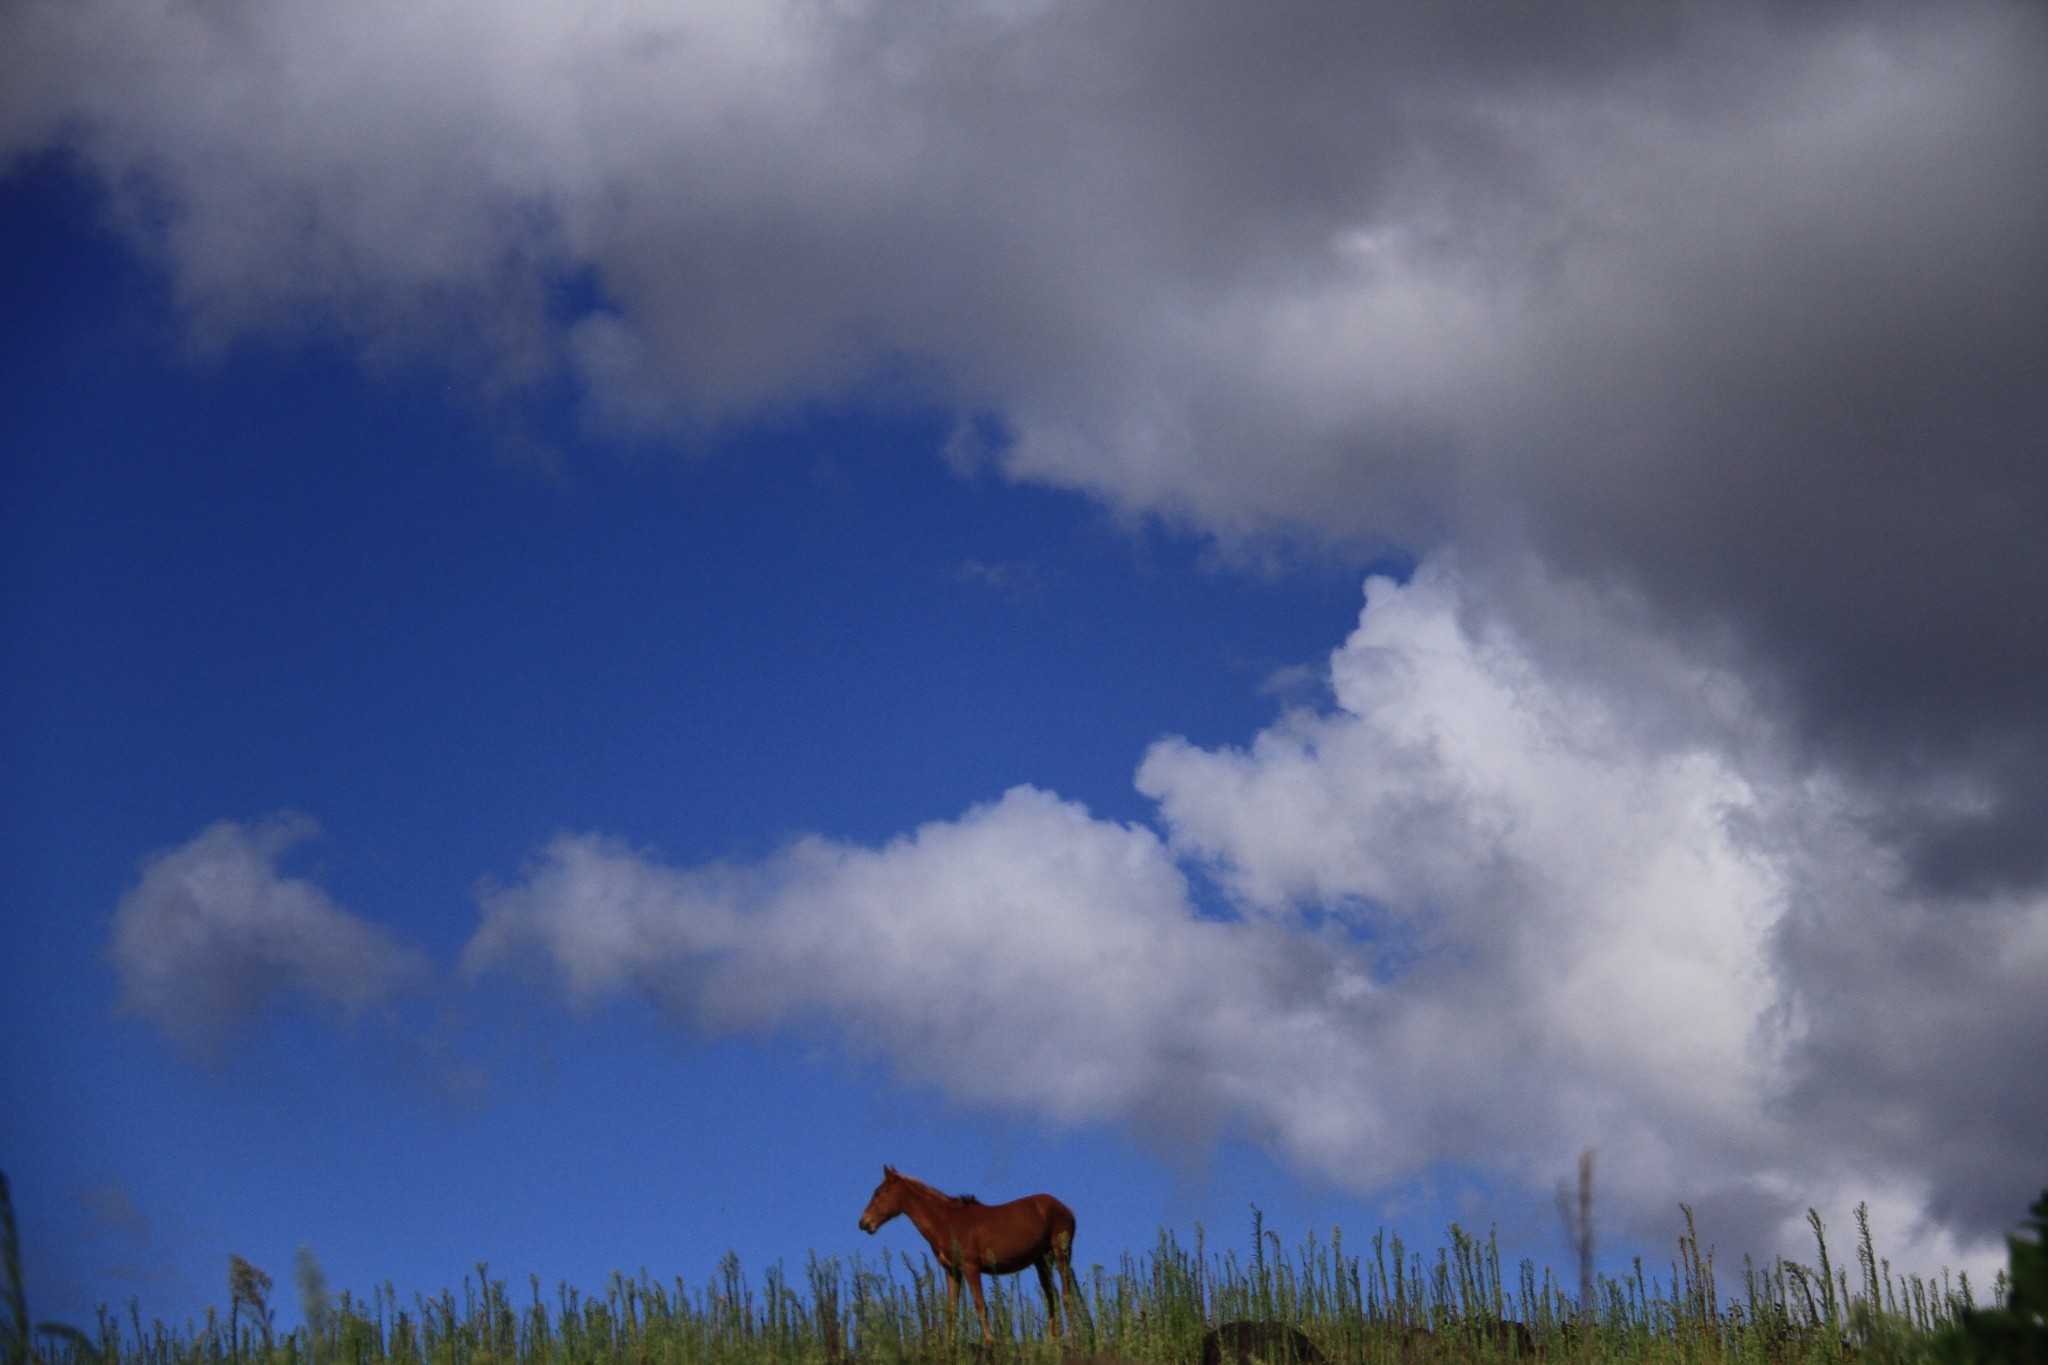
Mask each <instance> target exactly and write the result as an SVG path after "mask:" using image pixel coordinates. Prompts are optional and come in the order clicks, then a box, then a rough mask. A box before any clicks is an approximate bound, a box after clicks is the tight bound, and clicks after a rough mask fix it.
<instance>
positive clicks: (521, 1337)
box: [0, 1186, 2048, 1365]
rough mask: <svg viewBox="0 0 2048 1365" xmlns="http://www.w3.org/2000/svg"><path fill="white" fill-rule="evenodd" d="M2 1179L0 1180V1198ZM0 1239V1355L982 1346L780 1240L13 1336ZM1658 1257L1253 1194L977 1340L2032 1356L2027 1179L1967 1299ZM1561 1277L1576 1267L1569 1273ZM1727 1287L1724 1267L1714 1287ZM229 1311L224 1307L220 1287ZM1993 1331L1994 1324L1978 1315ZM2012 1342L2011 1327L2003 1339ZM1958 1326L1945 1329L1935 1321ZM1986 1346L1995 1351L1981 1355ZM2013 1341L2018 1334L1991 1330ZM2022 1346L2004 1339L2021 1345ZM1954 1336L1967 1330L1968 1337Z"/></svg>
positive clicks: (936, 1308)
mask: <svg viewBox="0 0 2048 1365" xmlns="http://www.w3.org/2000/svg"><path fill="white" fill-rule="evenodd" d="M4 1195H5V1189H4V1186H0V1204H4ZM6 1212H7V1213H8V1217H7V1219H6V1225H5V1228H4V1232H5V1248H4V1249H5V1250H6V1251H7V1252H8V1254H9V1258H10V1259H9V1261H8V1265H9V1267H10V1269H9V1280H8V1285H9V1287H10V1288H11V1291H12V1296H11V1297H10V1298H9V1299H8V1303H7V1311H8V1312H10V1313H11V1314H12V1319H11V1321H12V1322H13V1323H14V1324H16V1325H15V1326H14V1327H12V1328H11V1329H5V1328H0V1330H11V1332H12V1333H13V1334H12V1335H10V1336H8V1337H7V1338H6V1339H5V1340H6V1342H7V1345H8V1348H9V1351H10V1352H11V1354H8V1355H7V1356H6V1357H5V1358H0V1365H45V1363H46V1362H47V1365H87V1362H90V1365H224V1362H232V1361H237V1360H239V1361H242V1362H247V1363H248V1365H854V1362H860V1365H956V1363H957V1365H968V1362H976V1365H985V1362H986V1361H987V1356H986V1354H985V1353H984V1352H983V1351H982V1349H981V1347H980V1343H979V1336H980V1329H979V1325H978V1324H977V1323H976V1322H975V1320H974V1317H973V1314H972V1312H971V1311H966V1312H962V1313H961V1314H959V1315H958V1317H957V1320H955V1321H954V1322H953V1325H952V1326H951V1328H950V1330H949V1326H948V1321H949V1320H948V1315H947V1312H946V1303H945V1280H944V1277H943V1276H942V1275H941V1274H940V1273H939V1272H938V1270H937V1268H936V1267H935V1266H934V1265H933V1264H932V1263H931V1261H930V1260H929V1259H928V1258H927V1257H925V1256H923V1255H919V1256H916V1257H911V1256H907V1255H902V1254H900V1253H896V1252H885V1253H884V1254H883V1256H882V1258H881V1260H880V1261H879V1262H869V1261H865V1260H861V1259H858V1258H856V1259H855V1260H853V1261H852V1262H850V1263H848V1262H842V1261H839V1260H837V1259H827V1260H820V1259H819V1258H817V1257H815V1256H812V1257H810V1258H808V1259H807V1261H806V1263H805V1265H804V1270H803V1273H802V1275H801V1276H791V1275H789V1274H788V1273H787V1272H786V1271H785V1270H784V1268H783V1266H782V1265H781V1264H779V1263H778V1264H776V1265H774V1266H771V1267H770V1268H769V1269H768V1271H767V1272H766V1274H765V1275H763V1276H762V1277H761V1278H760V1279H759V1280H758V1281H757V1280H755V1279H753V1278H751V1277H749V1275H748V1274H747V1273H746V1272H745V1271H744V1270H743V1269H742V1267H741V1265H740V1263H739V1261H738V1259H737V1258H736V1257H732V1256H727V1257H726V1258H725V1259H724V1260H723V1261H721V1262H720V1263H719V1265H718V1267H717V1268H716V1271H715V1273H714V1274H712V1275H711V1276H710V1277H709V1278H708V1279H707V1280H705V1281H703V1282H701V1283H698V1284H694V1285H692V1284H689V1283H686V1282H684V1281H683V1280H681V1279H675V1280H669V1281H659V1280H656V1279H654V1278H653V1277H651V1276H650V1275H648V1274H647V1273H646V1272H644V1271H643V1272H642V1273H641V1274H640V1275H639V1276H638V1277H637V1278H628V1277H626V1276H624V1275H618V1274H615V1275H613V1276H612V1278H611V1280H610V1282H609V1283H608V1284H607V1285H606V1286H605V1287H604V1290H603V1292H602V1293H600V1294H593V1295H589V1296H585V1295H583V1294H581V1293H579V1292H578V1291H577V1290H576V1289H574V1288H572V1287H570V1286H568V1285H563V1286H560V1287H559V1288H558V1289H557V1290H556V1291H555V1293H554V1294H553V1295H552V1296H549V1295H544V1294H543V1292H542V1289H541V1285H540V1281H539V1280H538V1279H537V1278H532V1279H529V1281H528V1286H527V1289H526V1290H524V1291H522V1292H521V1293H520V1294H519V1295H518V1296H517V1297H515V1296H514V1294H513V1293H512V1291H510V1290H509V1289H508V1287H507V1285H506V1283H505V1281H503V1280H501V1279H493V1278H492V1276H491V1274H490V1269H489V1267H488V1266H483V1265H479V1266H478V1267H477V1270H476V1275H475V1277H474V1278H471V1279H465V1280H464V1282H463V1284H462V1286H461V1290H460V1293H459V1294H458V1293H457V1292H455V1291H443V1292H442V1293H441V1294H440V1295H438V1296H434V1297H427V1296H418V1295H416V1296H414V1297H413V1298H412V1299H411V1300H410V1301H405V1300H401V1299H400V1297H399V1295H398V1294H397V1292H396V1291H395V1290H394V1289H393V1288H392V1287H391V1286H390V1285H388V1284H387V1285H384V1286H381V1287H377V1288H373V1289H372V1290H371V1291H370V1295H369V1297H368V1299H367V1300H365V1299H359V1298H357V1297H355V1296H354V1295H352V1294H351V1293H349V1292H348V1291H346V1290H344V1291H341V1292H339V1293H330V1292H329V1290H328V1288H327V1285H326V1281H325V1277H324V1276H323V1275H322V1274H321V1273H320V1268H319V1263H318V1262H317V1261H316V1260H315V1259H314V1258H313V1256H312V1253H311V1252H310V1250H302V1252H301V1253H300V1256H299V1261H298V1266H297V1273H296V1277H295V1278H296V1279H297V1281H298V1287H299V1291H300V1298H301V1304H302V1307H303V1308H304V1309H305V1322H304V1324H303V1325H302V1326H300V1327H298V1328H296V1329H295V1330H292V1331H289V1332H285V1331H281V1330H280V1331H276V1332H274V1333H273V1332H272V1331H271V1330H270V1327H271V1324H270V1322H269V1308H268V1302H267V1294H268V1290H269V1288H270V1285H269V1279H268V1277H267V1276H265V1275H263V1273H262V1272H261V1271H258V1270H256V1269H255V1268H254V1267H253V1266H249V1265H248V1264H247V1263H246V1262H239V1263H236V1262H231V1269H230V1281H229V1288H230V1298H231V1305H230V1312H229V1314H228V1318H227V1321H226V1322H225V1323H223V1322H222V1321H221V1320H220V1318H219V1315H218V1314H216V1313H213V1312H209V1314H208V1316H207V1318H206V1320H205V1322H204V1323H188V1324H187V1325H186V1326H185V1327H184V1328H183V1329H182V1330H176V1329H171V1328H167V1327H166V1326H165V1325H164V1324H163V1323H161V1322H158V1323H155V1324H153V1325H151V1326H150V1327H148V1328H145V1327H144V1325H143V1322H142V1319H141V1316H140V1313H139V1312H137V1311H136V1310H135V1309H134V1307H133V1306H131V1308H130V1313H129V1319H128V1322H127V1323H126V1324H125V1325H124V1324H123V1323H121V1322H119V1321H116V1320H114V1319H112V1318H110V1317H109V1316H108V1315H106V1314H105V1313H104V1312H103V1313H102V1315H101V1321H100V1334H99V1338H98V1341H97V1342H96V1343H95V1342H93V1341H91V1340H88V1339H87V1338H86V1337H85V1336H84V1334H82V1333H74V1334H72V1335H68V1336H67V1335H64V1334H63V1333H58V1334H55V1335H53V1336H52V1337H51V1339H50V1346H49V1349H48V1350H46V1351H45V1352H44V1353H42V1354H41V1355H40V1356H38V1355H36V1354H33V1353H31V1352H30V1351H29V1350H28V1346H27V1337H26V1335H25V1333H26V1328H25V1324H26V1322H27V1315H26V1310H25V1308H22V1307H20V1304H19V1297H20V1296H19V1274H18V1265H19V1257H18V1255H15V1254H14V1253H15V1243H14V1237H13V1225H12V1217H11V1211H6ZM1682 1212H1683V1214H1684V1231H1683V1232H1682V1233H1681V1235H1680V1236H1679V1238H1678V1241H1677V1252H1678V1255H1677V1258H1676V1259H1675V1260H1673V1261H1672V1262H1670V1264H1669V1266H1668V1269H1664V1270H1660V1269H1658V1268H1652V1267H1647V1266H1645V1265H1644V1264H1643V1263H1642V1262H1641V1261H1638V1262H1637V1263H1636V1264H1635V1265H1634V1266H1633V1267H1632V1268H1631V1270H1630V1271H1629V1273H1627V1274H1625V1275H1621V1276H1596V1277H1595V1278H1594V1279H1593V1281H1592V1284H1591V1290H1592V1292H1591V1296H1590V1298H1591V1301H1590V1302H1581V1300H1582V1299H1583V1298H1585V1297H1586V1296H1585V1295H1584V1294H1583V1293H1581V1292H1567V1290H1566V1288H1565V1286H1564V1284H1563V1283H1561V1282H1560V1281H1559V1280H1558V1279H1557V1278H1555V1277H1554V1276H1553V1274H1552V1272H1551V1271H1550V1270H1549V1269H1547V1268H1539V1267H1537V1266H1535V1265H1534V1264H1532V1263H1531V1262H1529V1261H1526V1260H1525V1261H1523V1262H1521V1263H1520V1265H1519V1266H1517V1267H1515V1268H1514V1269H1513V1270H1512V1271H1504V1269H1503V1267H1502V1265H1501V1262H1500V1254H1499V1248H1498V1245H1497V1243H1496V1240H1495V1238H1494V1237H1493V1235H1492V1234H1491V1233H1488V1234H1486V1235H1485V1236H1480V1235H1477V1234H1474V1233H1471V1232H1468V1231H1467V1230H1465V1229H1464V1228H1461V1227H1459V1226H1458V1225H1456V1224H1453V1225H1451V1227H1450V1228H1449V1230H1448V1237H1447V1240H1446V1242H1445V1244H1444V1245H1441V1246H1439V1247H1437V1248H1435V1249H1433V1250H1431V1251H1427V1252H1425V1251H1423V1250H1419V1249H1417V1248H1414V1247H1410V1246H1407V1245H1405V1244H1404V1243H1403V1242H1402V1240H1401V1238H1400V1237H1399V1236H1398V1235H1396V1234H1392V1233H1388V1232H1385V1231H1382V1232H1379V1233H1376V1234H1374V1236H1373V1237H1372V1239H1371V1241H1370V1243H1369V1244H1367V1245H1366V1246H1365V1248H1364V1249H1362V1250H1361V1251H1359V1252H1357V1253H1355V1254H1354V1253H1351V1252H1348V1251H1347V1250H1346V1244H1345V1240H1344V1237H1343V1235H1342V1233H1341V1232H1339V1231H1336V1230H1332V1232H1331V1233H1330V1235H1329V1237H1328V1238H1327V1240H1325V1239H1322V1238H1319V1237H1317V1236H1316V1235H1315V1234H1313V1233H1311V1234H1310V1235H1309V1236H1308V1237H1307V1238H1306V1239H1305V1240H1304V1241H1303V1242H1302V1243H1301V1244H1300V1245H1299V1246H1297V1247H1295V1248H1294V1249H1293V1250H1292V1251H1289V1250H1288V1249H1287V1248H1286V1246H1285V1245H1284V1243H1283V1242H1282V1240H1281V1239H1280V1237H1279V1236H1278V1235H1277V1234H1275V1233H1274V1232H1273V1231H1272V1230H1271V1229H1269V1228H1268V1227H1266V1225H1265V1219H1264V1216H1263V1215H1262V1214H1261V1213H1260V1212H1259V1211H1258V1210H1257V1209H1256V1208H1255V1209H1253V1210H1252V1239H1251V1245H1250V1247H1249V1249H1248V1251H1245V1252H1240V1251H1238V1250H1236V1249H1229V1248H1226V1249H1224V1250H1222V1251H1212V1250H1211V1249H1210V1247H1209V1245H1208V1243H1207V1241H1206V1239H1205V1237H1204V1234H1203V1232H1202V1229H1201V1228H1200V1227H1199V1226H1198V1227H1197V1228H1196V1229H1195V1235H1194V1241H1193V1244H1192V1245H1191V1246H1190V1245H1186V1244H1183V1243H1182V1242H1180V1241H1179V1240H1178V1239H1177V1238H1176V1237H1175V1236H1174V1235H1173V1234H1172V1233H1170V1232H1161V1233H1160V1235H1159V1240H1158V1241H1157V1243H1156V1244H1155V1245H1154V1246H1152V1247H1151V1248H1150V1249H1149V1251H1147V1252H1145V1253H1143V1254H1132V1253H1124V1254H1123V1255H1121V1256H1119V1257H1117V1258H1116V1261H1115V1263H1114V1264H1113V1265H1101V1264H1097V1265H1091V1266H1085V1267H1079V1266H1077V1267H1076V1270H1077V1272H1078V1274H1079V1278H1080V1297H1081V1299H1082V1302H1080V1303H1078V1304H1070V1305H1068V1319H1069V1320H1068V1330H1069V1334H1070V1335H1068V1336H1067V1337H1066V1338H1065V1339H1064V1340H1062V1339H1059V1338H1055V1337H1053V1336H1052V1335H1051V1334H1050V1333H1049V1332H1048V1330H1047V1323H1046V1320H1045V1309H1044V1304H1043V1301H1042V1300H1041V1299H1040V1297H1039V1293H1038V1286H1037V1283H1036V1281H1035V1279H1034V1278H1033V1277H1031V1276H1030V1275H1028V1274H1027V1275H1025V1276H1022V1277H1019V1278H1016V1279H991V1280H989V1281H988V1282H987V1286H988V1297H989V1312H990V1317H991V1319H992V1320H993V1323H994V1326H995V1330H996V1333H997V1338H998V1348H997V1354H998V1355H999V1356H1001V1357H1002V1358H1003V1359H1004V1360H1006V1361H1014V1362H1016V1363H1017V1365H1061V1363H1062V1362H1065V1361H1068V1360H1070V1359H1071V1358H1073V1357H1076V1356H1081V1355H1088V1356H1093V1357H1098V1358H1101V1357H1108V1356H1117V1357H1123V1358H1125V1359H1126V1360H1128V1361H1131V1362H1136V1365H1192V1362H1194V1361H1196V1360H1198V1359H1199V1358H1200V1355H1201V1345H1202V1337H1203V1334H1204V1332H1205V1331H1207V1330H1208V1329H1209V1328H1210V1327H1212V1326H1215V1325H1216V1324H1218V1323H1222V1322H1227V1321H1232V1320H1237V1319H1255V1320H1265V1321H1277V1322H1284V1323H1287V1324H1290V1325H1292V1326H1295V1327H1299V1328H1300V1329H1301V1330H1303V1331H1304V1332H1306V1333H1307V1334H1308V1336H1309V1337H1310V1338H1311V1339H1312V1340H1313V1341H1314V1342H1315V1343H1316V1345H1317V1346H1318V1348H1319V1349H1320V1350H1321V1351H1322V1352H1323V1353H1324V1354H1325V1355H1326V1356H1327V1357H1328V1358H1329V1360H1330V1361H1331V1362H1332V1365H1433V1363H1435V1362H1441V1363H1442V1365H1451V1362H1460V1363H1461V1365H1462V1363H1463V1362H1476V1363H1478V1365H1487V1363H1488V1362H1506V1361H1508V1360H1511V1359H1517V1358H1519V1357H1518V1352H1520V1351H1523V1350H1533V1351H1534V1352H1536V1353H1537V1354H1538V1355H1539V1356H1540V1358H1542V1359H1544V1360H1546V1361H1552V1362H1569V1365H1605V1363H1606V1362H1624V1361H1626V1362H1630V1365H1637V1363H1638V1362H1640V1363H1641V1365H1707V1362H1713V1363H1714V1365H1724V1363H1725V1365H1846V1362H1848V1361H1851V1360H1857V1361H1860V1362H1861V1365H1930V1363H1931V1362H1950V1363H1951V1365H1963V1363H1964V1362H1979V1361H2001V1362H2003V1361H2015V1360H2026V1361H2030V1362H2035V1365H2039V1362H2041V1361H2044V1360H2048V1354H2042V1353H2040V1352H2039V1350H2038V1349H2037V1348H2038V1343H2039V1341H2040V1338H2039V1336H2038V1335H2037V1336H2035V1337H2032V1338H2027V1337H2024V1336H2022V1337H2012V1338H2010V1339H2011V1340H2012V1341H2017V1342H2019V1343H2020V1344H2019V1345H2018V1346H2012V1345H2009V1344H2007V1345H1992V1346H1989V1347H1986V1346H1983V1345H1982V1343H1983V1342H1988V1341H1993V1339H1994V1338H1996V1340H1997V1341H1999V1342H2005V1341H2007V1339H2008V1335H2009V1334H2010V1333H2011V1332H2022V1333H2024V1332H2028V1331H2031V1332H2035V1333H2039V1331H2040V1330H2041V1327H2042V1324H2043V1322H2044V1320H2048V1313H2044V1309H2048V1194H2044V1196H2043V1200H2042V1202H2040V1203H2037V1204H2036V1205H2035V1207H2034V1215H2035V1218H2034V1226H2035V1228H2036V1229H2037V1232H2038V1234H2039V1235H2037V1237H2036V1239H2035V1240H2033V1241H2029V1242H2022V1241H2020V1240H2018V1239H2014V1241H2013V1244H2012V1245H2013V1272H2012V1277H2011V1293H2010V1295H2009V1298H2008V1301H2007V1303H2006V1305H2005V1306H2004V1307H2003V1308H2001V1309H1997V1310H1993V1311H1988V1312H1978V1311H1976V1310H1975V1309H1974V1308H1973V1307H1972V1305H1971V1303H1970V1300H1969V1288H1968V1282H1967V1280H1963V1281H1960V1282H1959V1283H1957V1284H1956V1285H1951V1284H1950V1283H1949V1280H1948V1278H1947V1276H1946V1275H1944V1276H1943V1277H1942V1278H1941V1279H1940V1280H1939V1281H1930V1280H1923V1279H1921V1278H1919V1277H1917V1276H1903V1277H1901V1276H1896V1275H1894V1274H1893V1272H1892V1269H1891V1266H1890V1264H1889V1263H1888V1262H1886V1261H1884V1260H1883V1259H1882V1258H1881V1257H1880V1256H1879V1255H1878V1253H1877V1249H1876V1247H1875V1246H1874V1245H1873V1243H1872V1240H1871V1236H1870V1226H1869V1220H1868V1215H1867V1213H1866V1212H1865V1211H1863V1210H1858V1218H1857V1223H1858V1229H1859V1232H1860V1237H1859V1240H1858V1245H1857V1247H1856V1256H1855V1271H1856V1278H1857V1279H1858V1280H1859V1281H1860V1284H1852V1283H1851V1272H1850V1269H1849V1268H1848V1267H1845V1266H1837V1265H1836V1264H1835V1261H1834V1258H1833V1257H1832V1256H1831V1255H1830V1254H1829V1248H1828V1244H1827V1239H1826V1230H1825V1228H1823V1227H1822V1225H1821V1222H1820V1219H1819V1218H1818V1217H1817V1216H1815V1217H1813V1218H1812V1219H1811V1224H1812V1227H1813V1231H1814V1249H1815V1257H1814V1263H1813V1264H1812V1265H1806V1264H1803V1263H1799V1262H1794V1261H1789V1260H1785V1259H1778V1260H1774V1261H1772V1262H1771V1263H1769V1264H1768V1265H1766V1266H1758V1265H1756V1264H1755V1263H1753V1262H1752V1261H1750V1260H1748V1259H1747V1258H1745V1259H1744V1261H1743V1263H1742V1277H1741V1285H1740V1292H1739V1293H1731V1294H1729V1295H1727V1296H1725V1297H1724V1295H1723V1293H1722V1287H1721V1279H1720V1275H1719V1273H1718V1271H1717V1267H1716V1263H1715V1256H1714V1251H1713V1249H1712V1248H1711V1247H1705V1246H1702V1244H1701V1243H1700V1241H1699V1236H1698V1232H1697V1230H1696V1228H1695V1226H1694V1223H1693V1218H1692V1212H1691V1210H1690V1209H1683V1208H1682ZM1572 1279H1573V1283H1572V1286H1571V1288H1572V1290H1573V1291H1579V1290H1580V1288H1581V1286H1580V1283H1579V1282H1578V1277H1577V1275H1576V1274H1573V1276H1572ZM1730 1287H1731V1288H1733V1286H1732V1284H1731V1286H1730ZM238 1310H239V1311H238ZM2000 1334H2008V1335H2000ZM2028 1342H2032V1343H2034V1344H2033V1345H2029V1344H2027V1343H2028ZM1959 1343H1960V1344H1959ZM1985 1350H2004V1351H2007V1352H2008V1353H2007V1354H2002V1355H2001V1354H1984V1353H1982V1352H1983V1351H1985ZM2012 1350H2019V1351H2021V1352H2022V1353H2021V1354H2011V1353H2010V1352H2011V1351H2012ZM2030 1350H2031V1351H2034V1352H2035V1353H2034V1354H2025V1353H2024V1352H2026V1351H2030ZM1964 1352H1978V1353H1976V1354H1968V1353H1964Z"/></svg>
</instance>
